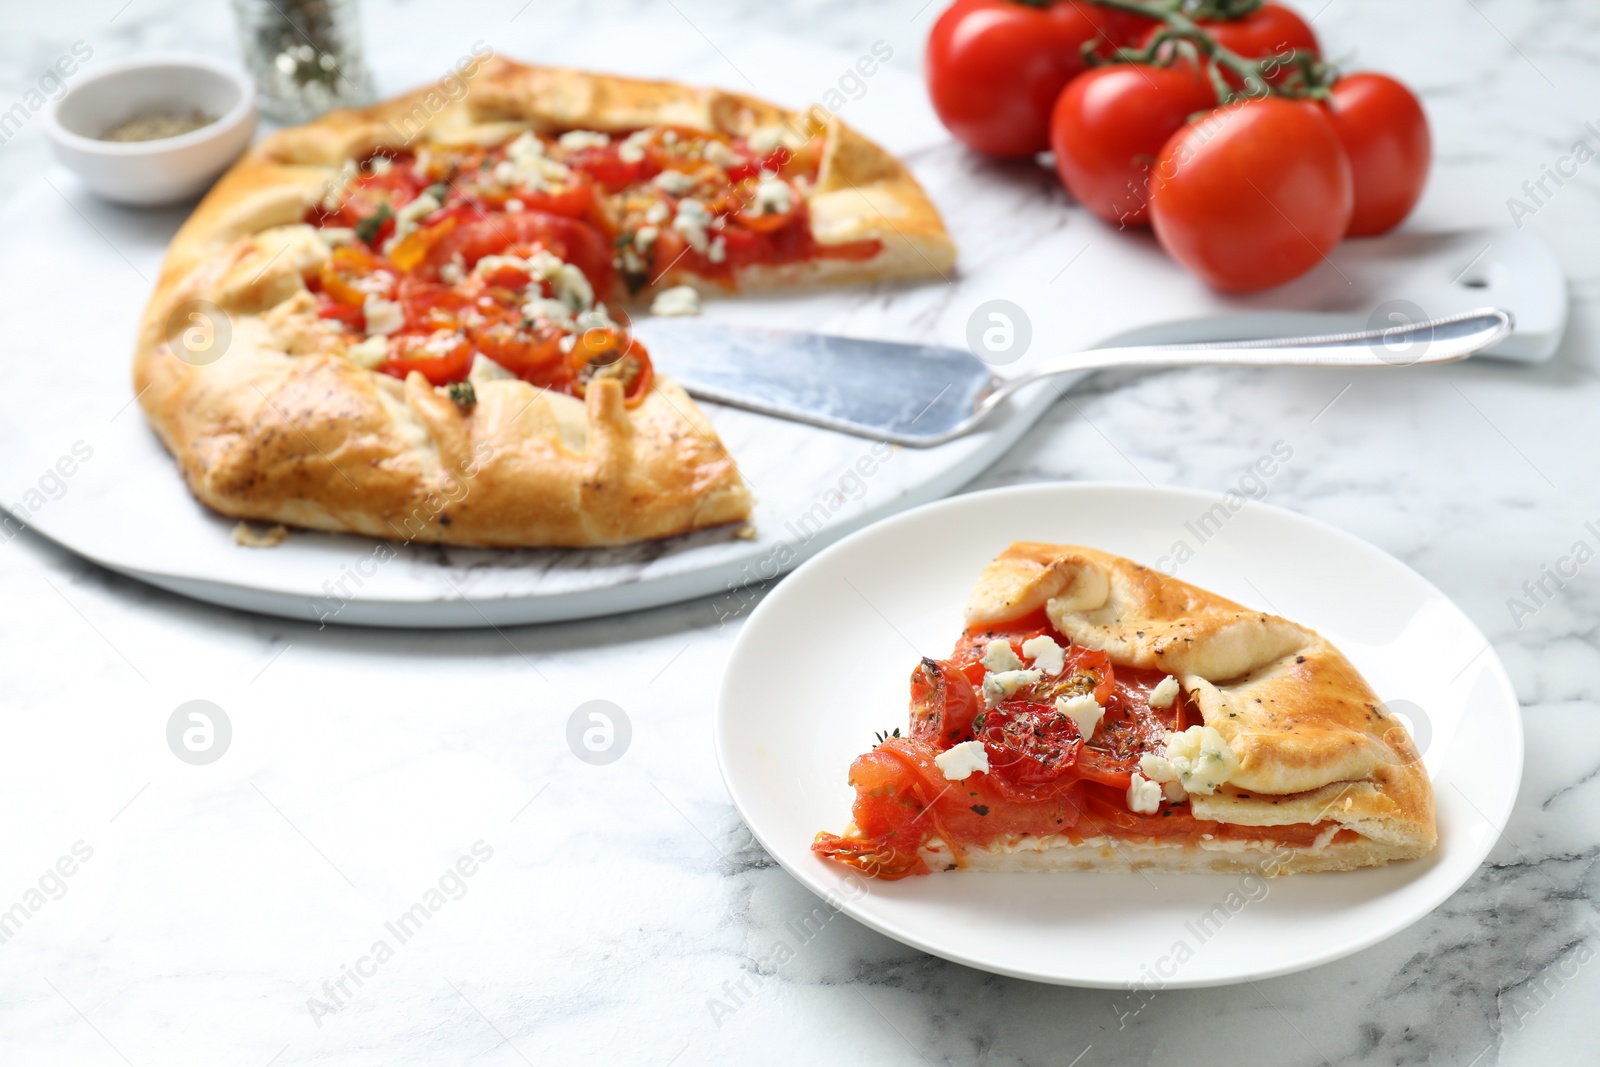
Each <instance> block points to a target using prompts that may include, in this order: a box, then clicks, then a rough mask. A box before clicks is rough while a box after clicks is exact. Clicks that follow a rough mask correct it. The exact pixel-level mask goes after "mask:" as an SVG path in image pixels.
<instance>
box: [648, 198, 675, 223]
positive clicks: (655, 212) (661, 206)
mask: <svg viewBox="0 0 1600 1067" xmlns="http://www.w3.org/2000/svg"><path fill="white" fill-rule="evenodd" d="M671 216H672V209H671V208H670V207H668V206H667V202H666V201H665V200H657V201H656V202H655V203H653V204H651V205H650V210H648V211H646V212H645V213H644V221H646V222H648V223H650V225H652V226H659V225H661V224H662V223H663V222H666V221H667V219H669V218H670V217H671Z"/></svg>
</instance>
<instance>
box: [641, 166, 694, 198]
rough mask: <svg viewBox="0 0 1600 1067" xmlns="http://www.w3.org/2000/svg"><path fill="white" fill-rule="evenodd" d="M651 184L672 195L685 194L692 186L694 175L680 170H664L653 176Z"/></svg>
mask: <svg viewBox="0 0 1600 1067" xmlns="http://www.w3.org/2000/svg"><path fill="white" fill-rule="evenodd" d="M651 184H653V185H654V186H655V187H656V188H657V189H662V190H665V191H666V192H669V193H671V194H672V195H673V196H687V195H688V194H689V192H690V190H692V189H693V188H694V176H693V175H690V174H685V173H684V172H683V171H681V170H664V171H662V172H661V173H660V174H657V175H656V176H655V178H654V179H653V180H652V183H651Z"/></svg>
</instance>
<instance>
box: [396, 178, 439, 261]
mask: <svg viewBox="0 0 1600 1067" xmlns="http://www.w3.org/2000/svg"><path fill="white" fill-rule="evenodd" d="M441 206H442V205H441V204H440V203H439V201H438V200H437V199H436V198H435V197H434V195H433V194H432V193H423V194H422V195H421V196H419V197H417V198H416V199H415V200H413V201H411V203H409V204H407V205H405V206H404V207H402V208H401V209H400V210H399V211H396V212H395V213H394V233H393V234H392V235H391V236H390V237H389V239H388V240H387V241H385V242H384V243H383V250H384V252H386V253H387V252H390V251H392V250H393V249H394V246H395V245H397V244H399V243H400V242H401V241H402V240H404V239H405V236H406V235H407V234H409V233H411V232H412V231H414V230H415V229H416V228H417V222H418V221H419V220H420V219H422V218H423V217H424V216H427V215H431V214H433V213H434V212H435V211H438V210H439V208H440V207H441Z"/></svg>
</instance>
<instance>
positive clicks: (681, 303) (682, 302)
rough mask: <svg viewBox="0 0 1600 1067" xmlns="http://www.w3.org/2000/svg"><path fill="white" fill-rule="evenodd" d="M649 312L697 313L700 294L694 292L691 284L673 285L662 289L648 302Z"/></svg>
mask: <svg viewBox="0 0 1600 1067" xmlns="http://www.w3.org/2000/svg"><path fill="white" fill-rule="evenodd" d="M650 314H652V315H698V314H700V294H699V293H697V292H695V289H694V286H692V285H675V286H673V287H672V288H671V289H663V290H661V292H659V293H657V294H656V298H655V299H654V300H652V301H651V302H650Z"/></svg>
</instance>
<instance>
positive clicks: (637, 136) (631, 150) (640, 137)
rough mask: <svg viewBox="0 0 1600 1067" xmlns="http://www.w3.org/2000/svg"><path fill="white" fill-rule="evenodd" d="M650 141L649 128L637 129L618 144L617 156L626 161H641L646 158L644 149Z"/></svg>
mask: <svg viewBox="0 0 1600 1067" xmlns="http://www.w3.org/2000/svg"><path fill="white" fill-rule="evenodd" d="M649 143H650V131H649V130H635V131H634V132H633V133H630V134H628V136H627V137H626V138H624V139H623V142H622V144H620V145H618V146H617V158H618V159H620V160H622V162H624V163H640V162H643V160H644V150H645V147H646V146H647V145H649Z"/></svg>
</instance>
